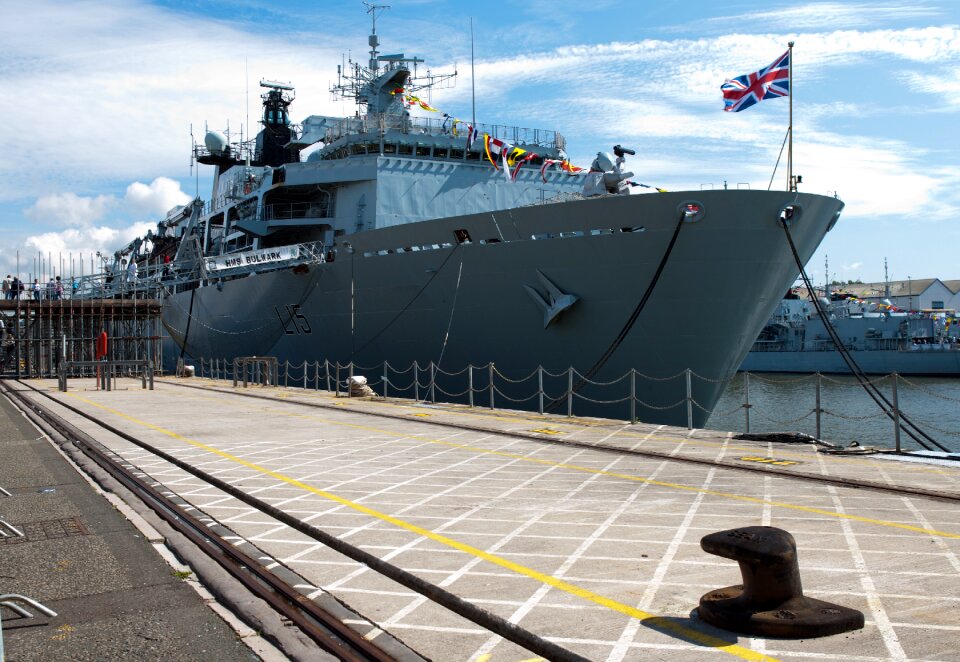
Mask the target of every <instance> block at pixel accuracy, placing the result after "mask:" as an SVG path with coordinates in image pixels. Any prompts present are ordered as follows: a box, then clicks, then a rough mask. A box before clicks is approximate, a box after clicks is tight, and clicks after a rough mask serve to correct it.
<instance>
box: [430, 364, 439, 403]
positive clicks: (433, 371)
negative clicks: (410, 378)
mask: <svg viewBox="0 0 960 662" xmlns="http://www.w3.org/2000/svg"><path fill="white" fill-rule="evenodd" d="M436 384H437V366H436V365H434V363H433V361H431V362H430V402H432V403H433V404H436V403H437V391H436Z"/></svg>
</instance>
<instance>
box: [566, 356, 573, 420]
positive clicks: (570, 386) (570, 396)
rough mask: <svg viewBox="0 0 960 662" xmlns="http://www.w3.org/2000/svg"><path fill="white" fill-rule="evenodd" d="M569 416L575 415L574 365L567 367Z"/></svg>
mask: <svg viewBox="0 0 960 662" xmlns="http://www.w3.org/2000/svg"><path fill="white" fill-rule="evenodd" d="M567 416H573V366H570V367H569V368H568V369H567Z"/></svg>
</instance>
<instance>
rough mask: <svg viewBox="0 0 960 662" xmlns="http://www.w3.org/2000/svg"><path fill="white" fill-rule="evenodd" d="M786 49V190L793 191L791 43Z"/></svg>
mask: <svg viewBox="0 0 960 662" xmlns="http://www.w3.org/2000/svg"><path fill="white" fill-rule="evenodd" d="M787 47H788V49H789V55H788V56H787V61H788V62H789V66H788V68H787V78H788V82H787V88H788V90H789V94H788V96H789V97H790V124H789V126H788V127H787V135H789V136H790V144H789V146H788V147H787V190H788V191H795V190H796V186H795V185H794V183H793V42H792V41H788V42H787Z"/></svg>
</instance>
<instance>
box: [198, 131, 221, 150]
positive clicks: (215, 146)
mask: <svg viewBox="0 0 960 662" xmlns="http://www.w3.org/2000/svg"><path fill="white" fill-rule="evenodd" d="M203 144H204V145H206V146H207V149H208V150H210V153H211V154H215V155H220V154H223V150H225V149H226V148H227V137H226V136H225V135H223V134H222V133H220V132H219V131H207V135H205V136H204V137H203Z"/></svg>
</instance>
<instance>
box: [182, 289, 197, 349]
mask: <svg viewBox="0 0 960 662" xmlns="http://www.w3.org/2000/svg"><path fill="white" fill-rule="evenodd" d="M196 296H197V288H193V289H192V290H190V309H189V310H188V311H187V328H186V330H185V331H184V332H183V344H182V345H180V360H181V361H182V360H183V355H184V353H185V352H186V351H187V337H188V336H189V335H190V320H192V319H193V300H194V298H195V297H196Z"/></svg>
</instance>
